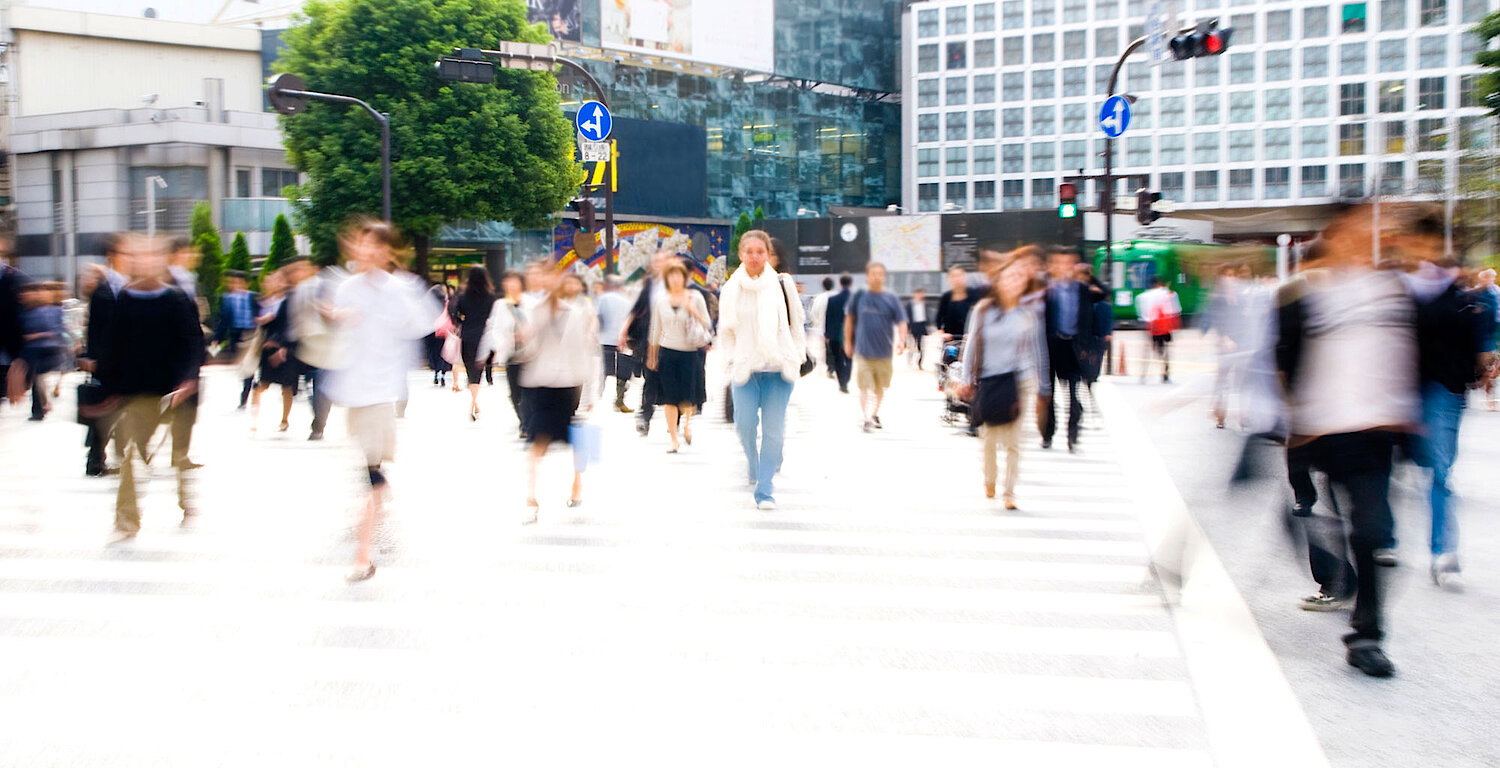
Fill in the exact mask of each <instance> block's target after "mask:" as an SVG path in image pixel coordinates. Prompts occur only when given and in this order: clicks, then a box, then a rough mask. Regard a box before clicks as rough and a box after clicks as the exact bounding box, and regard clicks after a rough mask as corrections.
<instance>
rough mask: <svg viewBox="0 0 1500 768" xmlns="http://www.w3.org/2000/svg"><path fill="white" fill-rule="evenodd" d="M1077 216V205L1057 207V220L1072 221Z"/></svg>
mask: <svg viewBox="0 0 1500 768" xmlns="http://www.w3.org/2000/svg"><path fill="white" fill-rule="evenodd" d="M1077 216H1078V203H1063V204H1062V205H1059V206H1057V218H1059V219H1072V218H1076V217H1077Z"/></svg>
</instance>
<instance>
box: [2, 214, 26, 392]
mask: <svg viewBox="0 0 1500 768" xmlns="http://www.w3.org/2000/svg"><path fill="white" fill-rule="evenodd" d="M10 258H11V241H10V240H8V239H5V238H0V397H6V396H7V389H6V386H7V382H8V381H9V380H10V379H9V374H10V364H11V361H13V360H17V359H19V358H20V357H21V295H20V294H21V290H20V289H21V284H22V283H23V282H25V280H24V279H23V278H22V275H21V273H20V272H18V271H16V269H15V267H12V266H10V263H9V262H10Z"/></svg>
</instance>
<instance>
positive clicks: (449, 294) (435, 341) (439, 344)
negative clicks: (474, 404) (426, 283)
mask: <svg viewBox="0 0 1500 768" xmlns="http://www.w3.org/2000/svg"><path fill="white" fill-rule="evenodd" d="M427 296H428V298H430V299H432V300H433V301H435V302H437V303H438V305H439V306H441V307H442V308H443V314H442V315H440V316H438V319H437V324H436V326H435V327H434V328H433V329H432V332H431V333H429V334H427V335H426V336H423V337H422V350H423V351H424V352H425V353H426V354H427V367H428V368H430V369H432V386H434V387H446V386H448V375H449V374H451V373H453V363H451V362H449V361H448V360H447V358H445V357H443V345H444V344H445V343H446V342H447V341H448V334H450V333H453V332H454V329H453V286H450V285H448V284H447V283H437V284H435V285H433V286H432V287H430V288H428V289H427ZM453 391H455V392H457V391H458V378H457V376H455V377H454V379H453Z"/></svg>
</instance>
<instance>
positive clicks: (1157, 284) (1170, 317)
mask: <svg viewBox="0 0 1500 768" xmlns="http://www.w3.org/2000/svg"><path fill="white" fill-rule="evenodd" d="M1135 313H1136V315H1137V316H1138V317H1140V319H1141V321H1142V322H1144V323H1145V324H1146V329H1147V331H1148V332H1149V333H1150V334H1151V352H1152V360H1153V361H1154V360H1160V361H1161V380H1162V383H1164V384H1166V383H1171V381H1172V379H1171V373H1172V358H1171V353H1170V352H1169V351H1168V349H1167V348H1168V346H1169V345H1170V344H1171V343H1172V331H1174V330H1176V329H1177V324H1178V323H1179V322H1180V319H1181V317H1182V304H1181V303H1180V302H1179V301H1178V300H1177V294H1175V293H1173V292H1172V290H1171V289H1170V288H1168V287H1167V286H1166V284H1165V283H1163V282H1162V280H1161V278H1160V277H1153V278H1151V289H1150V290H1147V291H1142V292H1141V295H1139V296H1137V297H1135ZM1150 370H1151V361H1147V362H1146V364H1145V365H1142V366H1141V381H1145V380H1146V375H1147V372H1149V371H1150Z"/></svg>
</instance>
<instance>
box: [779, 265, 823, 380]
mask: <svg viewBox="0 0 1500 768" xmlns="http://www.w3.org/2000/svg"><path fill="white" fill-rule="evenodd" d="M776 284H777V285H780V286H781V299H782V301H785V302H786V327H787V330H789V331H791V332H792V333H798V330H797V329H796V328H793V327H792V297H791V296H788V295H787V292H786V283H783V282H781V275H777V276H776ZM817 367H818V362H817V361H816V360H814V359H812V355H811V354H810V353H808V352H806V351H803V353H802V365H801V367H799V368H798V369H797V374H798V375H799V376H806V375H807V374H809V373H812V372H813V369H814V368H817Z"/></svg>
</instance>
